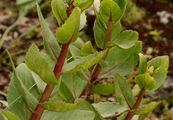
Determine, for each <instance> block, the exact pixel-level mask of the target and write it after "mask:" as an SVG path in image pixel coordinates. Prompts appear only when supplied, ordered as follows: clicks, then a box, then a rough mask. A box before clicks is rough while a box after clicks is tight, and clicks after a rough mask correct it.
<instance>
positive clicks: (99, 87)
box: [92, 84, 115, 95]
mask: <svg viewBox="0 0 173 120" xmlns="http://www.w3.org/2000/svg"><path fill="white" fill-rule="evenodd" d="M114 91H115V88H114V84H96V85H93V86H92V92H93V93H96V94H101V95H110V94H114Z"/></svg>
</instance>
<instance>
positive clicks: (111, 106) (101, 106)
mask: <svg viewBox="0 0 173 120" xmlns="http://www.w3.org/2000/svg"><path fill="white" fill-rule="evenodd" d="M93 106H94V108H95V109H96V110H97V111H98V112H99V113H100V114H101V115H102V117H103V118H107V117H112V116H115V115H119V114H121V113H123V112H124V111H125V110H127V109H128V108H126V107H125V106H123V105H121V104H119V103H111V102H100V103H94V104H93Z"/></svg>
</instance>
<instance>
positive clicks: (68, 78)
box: [62, 71, 87, 98]
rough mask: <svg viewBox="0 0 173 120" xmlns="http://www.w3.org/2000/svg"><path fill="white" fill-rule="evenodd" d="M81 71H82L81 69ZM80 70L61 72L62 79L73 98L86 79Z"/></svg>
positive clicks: (80, 89) (78, 92)
mask: <svg viewBox="0 0 173 120" xmlns="http://www.w3.org/2000/svg"><path fill="white" fill-rule="evenodd" d="M82 72H83V71H82ZM82 72H78V73H69V74H62V81H63V82H64V83H65V84H66V86H67V87H68V89H69V90H70V91H71V93H72V94H73V97H74V98H78V97H79V96H80V94H81V92H82V91H83V89H84V87H85V85H86V84H87V79H86V78H85V77H84V75H83V74H82Z"/></svg>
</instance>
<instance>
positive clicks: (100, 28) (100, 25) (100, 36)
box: [93, 14, 107, 48]
mask: <svg viewBox="0 0 173 120" xmlns="http://www.w3.org/2000/svg"><path fill="white" fill-rule="evenodd" d="M93 29H94V38H95V42H96V45H97V46H98V47H99V48H103V46H104V43H105V36H106V29H107V26H106V24H105V23H104V21H103V19H102V18H101V16H100V15H99V14H97V15H96V20H95V22H94V28H93Z"/></svg>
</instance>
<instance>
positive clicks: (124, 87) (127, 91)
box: [115, 74, 135, 107]
mask: <svg viewBox="0 0 173 120" xmlns="http://www.w3.org/2000/svg"><path fill="white" fill-rule="evenodd" d="M115 79H116V81H117V82H118V85H119V88H120V90H121V92H122V94H123V96H124V98H125V100H126V102H127V104H128V106H129V107H132V106H133V105H134V102H135V97H134V96H133V94H132V90H131V88H130V84H129V83H128V81H127V80H126V79H125V78H124V77H122V76H120V75H118V74H116V75H115Z"/></svg>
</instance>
